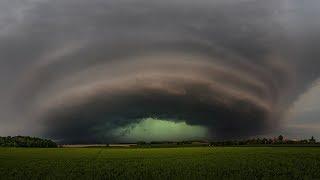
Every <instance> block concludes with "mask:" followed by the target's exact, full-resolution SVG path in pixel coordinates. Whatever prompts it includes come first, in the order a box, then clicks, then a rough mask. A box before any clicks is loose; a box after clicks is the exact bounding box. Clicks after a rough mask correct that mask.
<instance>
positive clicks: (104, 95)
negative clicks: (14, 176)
mask: <svg viewBox="0 0 320 180" xmlns="http://www.w3.org/2000/svg"><path fill="white" fill-rule="evenodd" d="M319 7H320V2H319V1H317V0H308V1H301V0H268V1H264V0H241V1H239V0H212V1H211V0H199V1H192V0H170V1H169V0H161V1H158V0H151V1H150V0H90V1H88V0H67V1H66V0H55V1H49V0H2V1H0V89H1V91H0V135H3V136H5V135H17V134H21V135H36V136H41V137H49V138H53V139H55V140H61V141H65V142H105V141H121V140H126V139H131V140H135V139H139V140H140V139H143V138H142V137H143V136H145V137H146V138H149V139H150V137H154V138H155V140H157V139H159V138H160V137H161V138H160V139H161V140H163V138H164V137H167V138H168V139H181V138H194V137H204V138H208V139H234V138H239V137H251V136H260V135H262V136H263V135H271V136H272V135H276V134H285V135H287V136H289V137H292V138H300V137H308V136H311V135H314V136H316V137H318V138H320V131H319V130H320V121H319V117H320V113H319V112H320V98H319V97H320V83H319V77H320V68H319V67H320V61H319V57H320V51H319V50H318V47H319V46H320V35H319V32H320V31H319V30H320V21H319V20H318V17H320V11H319ZM155 127H159V128H158V129H163V130H162V131H161V132H163V131H167V132H168V134H169V135H171V136H164V135H163V134H161V132H157V133H155V131H154V130H153V129H155ZM185 131H189V132H193V133H183V132H185Z"/></svg>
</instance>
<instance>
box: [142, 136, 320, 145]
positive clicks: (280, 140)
mask: <svg viewBox="0 0 320 180" xmlns="http://www.w3.org/2000/svg"><path fill="white" fill-rule="evenodd" d="M136 144H137V146H140V147H175V146H250V145H262V146H272V145H311V146H313V145H317V146H318V145H319V146H320V143H317V141H316V139H315V138H314V137H313V136H312V137H311V138H310V139H304V140H290V139H285V138H284V137H283V136H282V135H280V136H278V137H275V138H254V139H246V140H227V141H212V142H209V141H202V140H199V141H179V142H174V141H152V142H150V143H148V142H144V141H138V142H137V143H136Z"/></svg>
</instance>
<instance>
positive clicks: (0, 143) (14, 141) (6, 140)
mask: <svg viewBox="0 0 320 180" xmlns="http://www.w3.org/2000/svg"><path fill="white" fill-rule="evenodd" d="M0 147H42V148H54V147H58V146H57V144H56V143H55V142H53V141H51V140H48V139H41V138H36V137H30V136H14V137H11V136H8V137H0Z"/></svg>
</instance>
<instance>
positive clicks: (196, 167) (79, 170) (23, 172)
mask: <svg viewBox="0 0 320 180" xmlns="http://www.w3.org/2000/svg"><path fill="white" fill-rule="evenodd" d="M213 178H215V179H320V148H317V147H187V148H53V149H45V148H43V149H41V148H39V149H36V148H0V179H213Z"/></svg>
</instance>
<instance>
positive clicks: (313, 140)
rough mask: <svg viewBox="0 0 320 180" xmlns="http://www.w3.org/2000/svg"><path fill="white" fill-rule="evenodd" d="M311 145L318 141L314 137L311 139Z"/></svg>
mask: <svg viewBox="0 0 320 180" xmlns="http://www.w3.org/2000/svg"><path fill="white" fill-rule="evenodd" d="M309 143H310V144H315V143H316V140H315V139H314V137H313V136H312V137H311V139H309Z"/></svg>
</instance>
